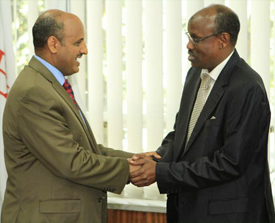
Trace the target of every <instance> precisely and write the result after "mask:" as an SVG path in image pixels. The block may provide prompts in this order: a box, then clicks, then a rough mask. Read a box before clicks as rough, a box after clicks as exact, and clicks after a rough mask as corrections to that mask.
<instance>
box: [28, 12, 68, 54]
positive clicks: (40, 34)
mask: <svg viewBox="0 0 275 223" xmlns="http://www.w3.org/2000/svg"><path fill="white" fill-rule="evenodd" d="M60 16H61V14H60V13H55V14H54V15H51V16H49V15H44V14H42V15H41V16H40V17H38V19H37V20H36V22H35V24H34V26H33V28H32V35H33V45H34V48H35V49H38V48H40V49H41V48H44V47H45V46H46V44H47V41H48V38H49V37H50V36H55V37H56V38H57V39H58V40H59V41H60V42H61V43H62V44H63V38H64V32H63V31H64V22H62V21H60V20H59V19H58V18H59V17H60Z"/></svg>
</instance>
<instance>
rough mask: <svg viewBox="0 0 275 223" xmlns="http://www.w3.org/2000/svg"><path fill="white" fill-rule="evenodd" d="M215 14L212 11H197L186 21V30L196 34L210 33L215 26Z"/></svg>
mask: <svg viewBox="0 0 275 223" xmlns="http://www.w3.org/2000/svg"><path fill="white" fill-rule="evenodd" d="M215 18H216V15H215V14H213V13H205V12H198V13H197V14H195V15H194V16H193V17H192V18H191V19H190V20H189V22H188V32H189V33H190V34H197V35H209V34H212V33H213V31H214V28H215V23H214V22H215Z"/></svg>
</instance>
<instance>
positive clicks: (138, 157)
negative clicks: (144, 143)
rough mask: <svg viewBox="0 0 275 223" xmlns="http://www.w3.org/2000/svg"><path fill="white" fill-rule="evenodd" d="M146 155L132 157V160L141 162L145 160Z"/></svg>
mask: <svg viewBox="0 0 275 223" xmlns="http://www.w3.org/2000/svg"><path fill="white" fill-rule="evenodd" d="M145 157H146V155H145V154H144V153H142V154H135V155H133V156H132V160H139V159H144V158H145Z"/></svg>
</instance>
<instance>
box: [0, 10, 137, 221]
mask: <svg viewBox="0 0 275 223" xmlns="http://www.w3.org/2000/svg"><path fill="white" fill-rule="evenodd" d="M84 37H85V33H84V28H83V24H82V23H81V21H80V20H79V18H78V17H77V16H75V15H73V14H70V13H66V12H63V11H59V10H50V11H46V12H45V13H43V14H42V15H41V16H39V18H38V19H37V21H36V23H35V25H34V27H33V39H34V47H35V53H36V55H35V56H34V57H33V58H32V59H31V61H30V62H29V64H28V65H27V66H26V67H25V68H24V70H23V71H22V72H21V73H20V74H19V76H18V78H17V80H16V81H15V83H14V85H13V87H12V89H11V91H10V93H9V97H8V99H7V103H6V107H5V111H4V117H3V136H4V146H5V150H4V151H5V162H6V168H7V172H8V180H7V188H6V192H5V197H4V203H3V207H2V219H1V221H2V223H14V222H22V223H38V222H56V223H62V222H66V223H69V222H72V223H77V222H78V223H103V222H106V216H107V213H106V212H107V191H110V192H114V193H121V191H122V190H123V188H124V186H125V184H126V183H127V182H128V178H129V171H130V172H131V171H132V170H133V169H134V168H136V167H132V166H130V165H129V164H128V161H127V158H128V157H131V156H132V154H130V153H126V152H123V151H118V150H112V149H109V148H106V147H104V146H102V145H98V144H97V143H96V140H95V138H94V136H93V133H92V130H91V128H90V126H89V123H88V121H87V119H86V118H85V115H84V114H83V112H82V111H81V109H80V108H79V106H78V105H77V103H76V102H75V101H74V100H72V99H74V97H73V95H72V94H70V95H69V94H68V92H69V93H72V89H68V87H69V83H67V81H66V79H65V77H66V76H69V75H71V74H74V73H76V72H78V70H79V65H80V64H79V61H78V59H79V58H80V57H81V56H82V55H83V54H84V55H86V54H87V53H88V52H87V47H86V44H85V40H84ZM65 82H66V84H65V87H66V88H67V90H65V88H64V87H63V84H64V83H65ZM66 91H67V92H66Z"/></svg>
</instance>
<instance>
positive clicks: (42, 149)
mask: <svg viewBox="0 0 275 223" xmlns="http://www.w3.org/2000/svg"><path fill="white" fill-rule="evenodd" d="M50 94H51V92H46V91H45V90H44V89H41V88H39V87H37V86H35V87H33V88H31V89H30V90H28V92H26V94H25V95H22V99H21V106H20V109H19V110H18V117H17V120H18V128H19V132H20V136H21V138H22V141H23V143H24V145H26V147H27V148H26V151H25V156H26V157H29V159H33V162H36V161H37V160H38V161H39V162H41V163H42V164H43V165H44V166H45V167H47V168H48V169H49V170H50V171H51V172H52V173H53V174H55V175H56V176H59V177H61V178H64V179H66V180H69V181H72V182H75V183H78V184H82V185H86V186H89V187H93V188H96V189H101V190H105V189H106V188H115V190H114V191H112V192H115V193H120V192H121V191H122V189H123V188H124V186H125V184H126V183H127V181H128V176H129V164H128V162H127V160H126V159H125V158H120V157H108V156H104V155H101V154H98V153H96V151H98V148H93V147H95V146H97V144H96V143H95V142H94V143H93V144H92V143H90V141H89V139H88V136H87V134H86V133H85V131H84V129H83V127H82V125H81V123H80V122H79V120H78V119H77V118H76V117H75V115H74V113H73V111H72V110H71V109H69V107H68V106H67V104H66V103H65V102H63V101H62V100H60V99H59V98H58V97H57V96H56V95H50ZM53 94H54V93H53ZM66 106H67V107H66Z"/></svg>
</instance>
